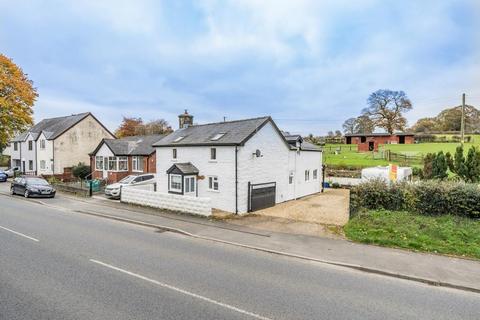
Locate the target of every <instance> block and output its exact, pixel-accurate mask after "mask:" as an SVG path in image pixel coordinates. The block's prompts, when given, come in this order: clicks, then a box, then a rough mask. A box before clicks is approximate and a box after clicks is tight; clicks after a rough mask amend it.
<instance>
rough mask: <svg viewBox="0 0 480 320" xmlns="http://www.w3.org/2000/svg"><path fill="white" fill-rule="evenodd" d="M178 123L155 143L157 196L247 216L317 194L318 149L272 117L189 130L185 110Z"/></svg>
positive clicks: (191, 126) (190, 121) (319, 178)
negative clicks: (200, 200) (200, 201)
mask: <svg viewBox="0 0 480 320" xmlns="http://www.w3.org/2000/svg"><path fill="white" fill-rule="evenodd" d="M179 124H180V125H179V127H180V129H178V130H177V131H175V132H173V133H171V134H169V135H168V136H166V137H164V138H163V139H161V140H160V141H158V142H156V143H155V144H154V147H155V148H156V150H157V191H159V192H162V193H171V194H178V195H184V196H192V197H208V198H210V199H211V203H212V207H213V208H216V209H220V210H223V211H227V212H233V213H246V212H250V211H254V210H258V209H262V208H266V207H270V206H274V205H275V204H276V203H280V202H283V201H288V200H292V199H296V198H299V197H303V196H306V195H309V194H313V193H317V192H320V191H321V185H322V150H321V149H320V148H319V147H317V146H315V145H313V144H310V143H308V142H306V141H303V139H302V137H301V136H299V135H290V134H287V133H283V132H281V131H280V130H279V129H278V127H277V125H276V124H275V122H274V121H273V120H272V118H271V117H268V116H266V117H260V118H254V119H245V120H237V121H228V122H219V123H209V124H202V125H194V124H193V116H192V115H189V114H188V113H187V112H186V111H185V113H184V114H182V115H180V116H179Z"/></svg>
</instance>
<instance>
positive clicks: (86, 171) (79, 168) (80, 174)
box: [72, 162, 91, 179]
mask: <svg viewBox="0 0 480 320" xmlns="http://www.w3.org/2000/svg"><path fill="white" fill-rule="evenodd" d="M90 171H91V170H90V166H87V165H86V164H84V163H82V162H80V163H79V164H78V165H76V166H75V167H73V169H72V174H73V176H74V177H76V178H79V179H85V178H86V177H88V176H89V175H90Z"/></svg>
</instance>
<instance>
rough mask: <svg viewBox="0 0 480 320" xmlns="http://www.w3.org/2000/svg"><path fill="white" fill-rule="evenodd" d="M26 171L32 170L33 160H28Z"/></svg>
mask: <svg viewBox="0 0 480 320" xmlns="http://www.w3.org/2000/svg"><path fill="white" fill-rule="evenodd" d="M28 170H33V160H28Z"/></svg>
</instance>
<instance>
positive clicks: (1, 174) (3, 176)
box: [0, 170, 8, 182]
mask: <svg viewBox="0 0 480 320" xmlns="http://www.w3.org/2000/svg"><path fill="white" fill-rule="evenodd" d="M7 178H8V175H7V174H6V173H5V171H3V170H0V182H6V181H7Z"/></svg>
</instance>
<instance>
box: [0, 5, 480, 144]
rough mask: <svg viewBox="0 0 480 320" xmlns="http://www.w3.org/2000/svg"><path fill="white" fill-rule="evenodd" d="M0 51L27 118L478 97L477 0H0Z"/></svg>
mask: <svg viewBox="0 0 480 320" xmlns="http://www.w3.org/2000/svg"><path fill="white" fill-rule="evenodd" d="M0 7H1V8H2V15H1V17H0V53H3V54H5V55H7V56H8V57H10V58H11V59H13V61H14V62H15V63H17V64H18V65H19V66H20V67H22V69H23V70H24V72H25V73H27V74H28V76H29V78H30V79H31V80H32V81H33V82H34V85H35V87H37V90H38V93H39V98H38V101H37V102H36V104H35V107H34V112H35V120H36V121H40V120H41V119H43V118H46V117H55V116H62V115H68V114H73V113H81V112H86V111H90V112H93V113H94V115H95V116H96V117H97V118H99V119H100V121H102V122H103V123H104V124H105V125H106V126H107V127H108V128H110V129H111V130H114V129H115V128H116V127H118V125H119V123H120V121H121V120H122V117H123V116H128V117H132V116H133V117H141V118H142V119H144V120H146V121H148V120H152V119H158V118H163V119H165V120H167V121H168V122H169V123H170V124H171V125H172V126H173V128H177V127H178V120H177V115H178V114H180V113H182V112H183V111H184V109H188V112H189V113H191V114H193V115H194V117H195V118H194V122H195V123H199V124H200V123H207V122H217V121H222V120H223V118H224V117H226V119H227V120H236V119H243V118H252V117H257V116H264V115H270V116H272V118H273V119H274V120H275V121H276V122H277V124H278V125H279V127H280V128H281V129H283V130H286V131H289V132H291V133H300V134H309V133H313V134H315V135H320V134H325V133H327V132H328V131H330V130H337V129H341V126H342V123H343V122H344V120H346V119H347V118H350V117H354V116H358V115H359V114H360V112H361V110H362V109H363V108H365V107H366V101H367V98H368V96H369V94H370V93H372V92H374V91H376V90H378V89H391V90H403V91H405V92H406V94H407V96H408V97H409V98H410V99H411V100H412V102H413V110H411V111H409V112H408V113H407V114H406V117H407V119H408V121H409V124H410V125H411V124H413V123H414V122H415V120H417V119H418V118H419V117H425V116H434V115H436V114H437V113H438V112H439V111H441V110H442V109H444V108H445V107H450V106H454V105H459V104H460V102H461V94H462V93H463V92H465V93H466V95H467V103H468V104H473V105H477V107H480V32H479V30H480V0H471V1H468V0H452V1H448V0H432V1H429V0H422V1H418V0H404V1H390V0H378V1H375V0H355V1H353V0H350V1H346V0H335V1H321V0H311V1H310V0H290V1H283V0H238V1H234V0H218V1H217V0H197V1H182V0H170V1H159V0H152V1H150V0H134V1H133V0H132V1H123V0H105V1H102V0H96V1H93V0H83V1H66V0H62V1H60V0H59V1H54V0H17V1H15V2H13V3H12V2H11V0H0Z"/></svg>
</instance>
